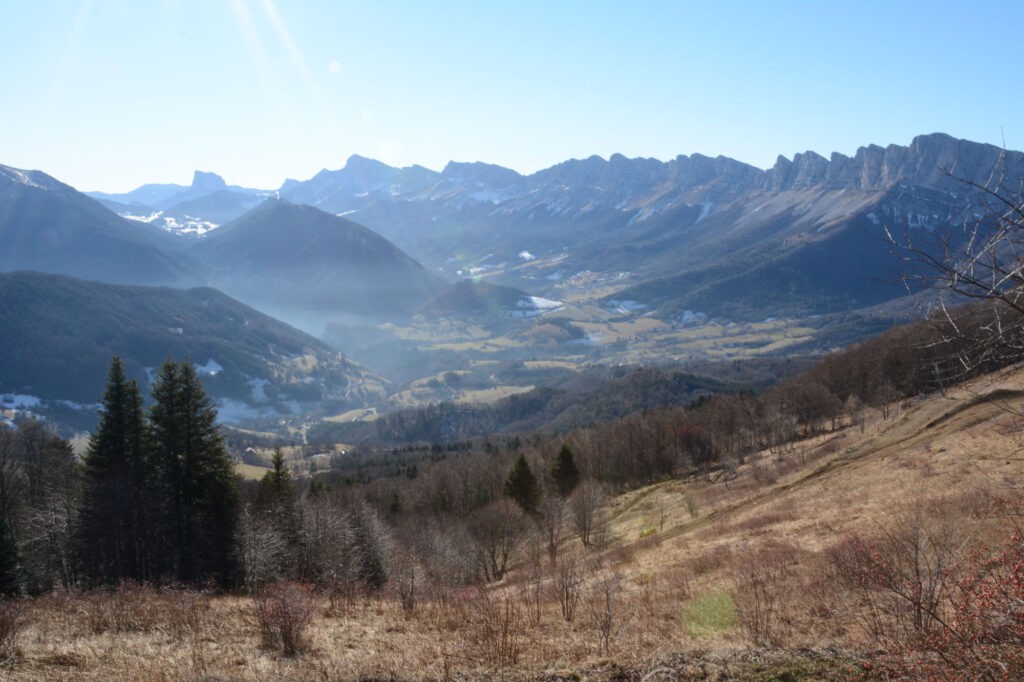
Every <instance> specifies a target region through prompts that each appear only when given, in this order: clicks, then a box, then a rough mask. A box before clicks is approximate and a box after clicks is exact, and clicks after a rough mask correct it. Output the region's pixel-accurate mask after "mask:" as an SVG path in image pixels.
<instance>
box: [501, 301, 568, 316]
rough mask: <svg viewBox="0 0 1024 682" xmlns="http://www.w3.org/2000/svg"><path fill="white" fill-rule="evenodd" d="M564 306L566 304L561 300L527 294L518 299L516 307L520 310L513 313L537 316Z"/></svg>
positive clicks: (512, 313)
mask: <svg viewBox="0 0 1024 682" xmlns="http://www.w3.org/2000/svg"><path fill="white" fill-rule="evenodd" d="M564 306H565V304H564V303H562V302H561V301H553V300H551V299H550V298H541V297H540V296H527V297H525V298H521V299H519V300H518V301H516V307H517V308H519V310H513V311H512V312H511V315H512V316H513V317H535V316H537V315H543V314H544V313H547V312H550V311H552V310H558V309H560V308H562V307H564Z"/></svg>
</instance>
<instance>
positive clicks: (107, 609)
mask: <svg viewBox="0 0 1024 682" xmlns="http://www.w3.org/2000/svg"><path fill="white" fill-rule="evenodd" d="M76 601H77V602H78V603H79V604H81V607H82V608H83V609H84V611H85V621H86V626H87V628H88V630H89V632H91V633H93V634H97V635H98V634H102V633H104V632H153V631H155V630H160V629H162V628H163V627H165V626H166V625H167V622H168V615H169V614H170V609H169V606H170V601H171V600H170V598H169V594H168V593H166V592H163V591H161V590H160V589H159V588H156V587H153V586H151V585H142V584H139V583H134V582H123V583H121V584H120V585H118V586H117V587H114V588H107V589H96V590H93V591H92V592H88V593H83V594H81V595H80V596H79V598H78V599H76ZM171 615H172V616H173V614H171Z"/></svg>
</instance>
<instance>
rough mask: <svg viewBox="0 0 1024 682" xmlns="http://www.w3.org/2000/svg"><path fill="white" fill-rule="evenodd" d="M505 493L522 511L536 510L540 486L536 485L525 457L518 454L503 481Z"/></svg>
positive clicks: (530, 511)
mask: <svg viewBox="0 0 1024 682" xmlns="http://www.w3.org/2000/svg"><path fill="white" fill-rule="evenodd" d="M505 494H506V495H507V496H508V497H511V498H512V499H513V500H514V501H515V503H516V504H518V505H519V506H520V507H521V508H522V509H523V511H525V512H529V513H532V512H534V511H536V509H537V504H538V503H539V502H540V488H538V486H537V479H536V477H534V475H533V472H532V471H530V465H529V464H528V463H527V462H526V457H524V456H523V455H519V457H518V458H516V462H515V464H513V465H512V470H511V471H510V472H509V474H508V480H506V481H505Z"/></svg>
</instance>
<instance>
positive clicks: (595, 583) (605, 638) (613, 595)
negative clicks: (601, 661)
mask: <svg viewBox="0 0 1024 682" xmlns="http://www.w3.org/2000/svg"><path fill="white" fill-rule="evenodd" d="M584 603H585V604H586V609H587V615H588V616H589V617H590V624H591V626H592V627H593V628H594V631H595V632H596V633H597V639H598V648H599V650H600V651H601V652H602V653H604V654H608V653H610V651H611V644H612V640H613V639H614V638H615V635H616V634H617V633H618V630H619V628H620V627H621V620H622V613H621V610H622V576H621V575H619V574H618V573H605V574H603V575H599V576H598V577H596V578H595V579H593V580H592V581H591V583H590V587H589V589H588V590H587V593H586V600H585V602H584Z"/></svg>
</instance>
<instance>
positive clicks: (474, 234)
mask: <svg viewBox="0 0 1024 682" xmlns="http://www.w3.org/2000/svg"><path fill="white" fill-rule="evenodd" d="M950 172H952V174H953V175H955V176H958V177H964V178H968V179H970V180H973V181H976V182H980V183H985V182H987V181H989V180H990V179H991V178H992V177H993V173H994V172H995V173H997V174H998V173H999V172H1004V173H1005V174H1006V177H1009V178H1020V177H1021V176H1022V175H1024V154H1021V153H1020V152H1004V151H1003V150H1001V149H999V148H997V147H993V146H991V145H984V144H978V143H974V142H970V141H966V140H956V139H954V138H952V137H950V136H948V135H943V134H932V135H924V136H920V137H917V138H915V139H914V140H913V142H912V143H911V144H910V145H909V146H906V147H903V146H899V145H889V146H888V147H885V148H882V147H878V146H875V145H871V146H868V147H864V148H861V149H860V150H858V151H857V153H856V154H855V155H854V156H853V157H847V156H844V155H842V154H832V155H831V157H830V158H828V159H826V158H824V157H822V156H820V155H818V154H815V153H814V152H807V153H805V154H797V155H796V156H795V157H794V158H793V159H792V160H789V159H786V158H783V157H780V158H779V160H778V162H777V163H776V164H775V166H774V167H773V168H771V169H769V170H760V169H758V168H755V167H753V166H750V165H747V164H744V163H741V162H738V161H735V160H733V159H728V158H724V157H717V158H709V157H706V156H702V155H699V154H695V155H693V156H679V157H677V158H675V159H673V160H671V161H668V162H661V161H657V160H653V159H627V158H625V157H624V156H621V155H618V154H616V155H613V156H612V157H611V158H610V159H608V160H607V161H606V160H604V159H601V158H600V157H596V156H595V157H590V158H588V159H583V160H571V161H566V162H564V163H561V164H558V165H556V166H553V167H551V168H548V169H545V170H542V171H539V172H537V173H534V174H532V175H529V176H521V175H519V174H517V173H515V172H514V171H510V170H508V169H503V168H499V167H495V166H488V165H486V164H456V163H451V164H449V165H448V166H447V167H446V168H445V169H444V170H443V171H442V172H440V173H438V172H434V171H429V170H427V169H423V168H420V167H412V168H402V169H396V168H391V167H388V166H385V165H384V164H381V163H379V162H374V161H370V160H367V159H363V158H360V157H353V158H352V159H350V160H349V162H348V163H347V164H346V165H345V167H344V168H342V169H341V170H338V171H322V172H320V173H318V174H317V175H316V176H315V177H314V178H312V179H310V180H309V181H306V182H295V181H289V182H287V183H285V185H283V186H282V187H281V189H280V190H279V192H280V194H281V196H282V197H285V198H288V199H290V200H293V201H301V202H304V203H309V204H311V205H315V206H317V207H319V208H321V209H323V210H325V211H330V212H332V213H339V214H345V215H347V216H349V217H351V218H353V219H354V220H357V221H359V222H360V223H361V224H364V225H366V226H367V227H369V228H370V229H373V230H375V231H378V232H380V233H381V234H382V235H384V236H385V237H387V238H389V239H391V240H392V241H394V243H395V244H397V245H398V246H400V247H401V248H403V249H404V250H406V251H407V252H409V253H411V254H413V255H414V256H415V257H417V258H419V259H420V260H422V261H423V262H424V263H425V264H427V265H428V266H429V267H431V268H432V269H433V268H436V269H438V270H439V271H442V272H446V273H447V274H449V275H451V276H455V277H458V276H465V275H468V274H472V275H476V276H480V275H482V276H486V277H488V278H490V279H492V281H494V282H496V283H499V284H504V285H508V286H515V287H519V288H522V289H525V290H528V291H533V292H537V293H541V294H544V295H550V296H552V297H557V296H558V292H559V291H560V290H562V289H564V288H565V287H566V286H567V281H568V280H571V279H572V278H573V277H574V276H576V275H579V274H580V273H588V278H587V281H594V280H595V279H596V280H597V281H599V282H600V283H601V284H600V286H596V287H594V288H595V289H600V288H609V287H610V288H613V289H614V290H615V291H612V292H611V293H610V294H609V296H614V297H616V298H631V299H635V300H637V301H639V302H641V303H643V304H645V305H647V306H648V310H655V309H657V310H659V311H661V312H663V313H666V314H675V313H676V312H679V311H684V310H687V309H689V310H697V311H701V312H706V313H709V314H713V315H722V316H731V317H733V318H745V319H757V318H759V317H765V316H769V315H778V314H796V315H801V314H814V313H821V312H827V311H836V310H849V309H854V308H859V307H864V306H870V305H875V304H878V303H881V302H884V301H887V300H890V299H893V298H896V297H899V296H901V295H903V293H904V291H903V290H902V288H901V287H899V286H897V285H896V282H895V279H896V278H895V274H896V270H897V269H898V266H899V264H898V263H897V262H896V260H895V259H894V258H892V256H891V254H890V253H889V248H888V246H887V244H886V243H885V240H884V239H883V238H882V237H883V236H884V234H883V229H882V226H883V225H886V226H888V227H889V228H890V229H891V230H893V231H894V232H895V233H899V234H902V233H903V232H904V231H905V230H911V231H914V230H928V231H930V232H931V233H941V232H942V231H944V230H948V229H951V228H955V227H957V226H958V225H959V224H961V223H962V222H963V221H964V220H965V219H966V220H971V219H973V216H974V215H975V214H978V213H982V212H984V207H983V204H982V200H981V197H979V195H978V193H977V192H976V191H974V190H973V189H972V188H970V187H968V186H967V185H965V184H963V183H960V182H958V181H957V180H955V179H953V178H951V177H950V175H949V173H950Z"/></svg>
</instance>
